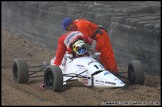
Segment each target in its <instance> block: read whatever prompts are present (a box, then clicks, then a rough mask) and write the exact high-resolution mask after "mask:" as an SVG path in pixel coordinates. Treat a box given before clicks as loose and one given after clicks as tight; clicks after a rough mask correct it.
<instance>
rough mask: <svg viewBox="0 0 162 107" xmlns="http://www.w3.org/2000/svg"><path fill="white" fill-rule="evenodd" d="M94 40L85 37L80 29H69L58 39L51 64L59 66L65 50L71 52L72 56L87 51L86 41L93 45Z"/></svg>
mask: <svg viewBox="0 0 162 107" xmlns="http://www.w3.org/2000/svg"><path fill="white" fill-rule="evenodd" d="M94 42H95V40H93V39H90V38H86V37H85V36H84V35H83V34H82V33H81V32H80V31H71V32H68V33H66V34H63V35H62V36H61V37H60V38H59V39H58V47H57V51H56V57H55V60H54V61H53V62H52V63H53V65H56V66H59V65H60V64H61V62H62V59H63V57H64V54H65V52H66V51H67V52H68V54H72V55H73V57H74V58H75V57H80V56H83V55H85V54H86V53H87V49H86V43H87V44H89V45H91V47H93V45H94Z"/></svg>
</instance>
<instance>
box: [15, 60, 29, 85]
mask: <svg viewBox="0 0 162 107" xmlns="http://www.w3.org/2000/svg"><path fill="white" fill-rule="evenodd" d="M12 73H13V80H14V82H17V83H27V82H28V79H29V69H28V64H27V62H26V61H25V59H21V58H17V59H14V62H13V69H12Z"/></svg>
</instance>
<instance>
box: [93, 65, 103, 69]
mask: <svg viewBox="0 0 162 107" xmlns="http://www.w3.org/2000/svg"><path fill="white" fill-rule="evenodd" d="M94 67H96V69H99V68H101V69H103V66H102V65H98V66H97V65H94Z"/></svg>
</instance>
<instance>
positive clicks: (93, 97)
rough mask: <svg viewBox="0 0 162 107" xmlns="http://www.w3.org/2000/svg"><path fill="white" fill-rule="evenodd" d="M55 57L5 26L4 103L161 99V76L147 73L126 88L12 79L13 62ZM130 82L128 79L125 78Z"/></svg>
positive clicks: (39, 103) (36, 60)
mask: <svg viewBox="0 0 162 107" xmlns="http://www.w3.org/2000/svg"><path fill="white" fill-rule="evenodd" d="M53 56H54V52H51V51H49V50H47V49H45V48H42V47H40V46H38V45H36V44H34V43H31V42H29V41H27V40H23V39H20V38H16V37H15V36H13V35H12V34H11V33H10V32H8V31H7V30H4V29H2V72H1V74H2V105H101V103H102V102H104V101H105V102H106V101H158V102H160V98H161V96H160V94H161V86H160V82H161V81H160V77H159V76H151V75H148V74H147V73H146V74H145V83H144V85H133V86H129V85H128V86H126V87H124V88H99V89H97V88H93V89H91V88H87V87H81V86H79V87H70V88H67V89H65V90H64V91H63V92H53V91H51V90H45V91H43V90H41V89H40V88H39V85H40V83H41V80H42V78H31V79H29V82H28V83H26V84H15V83H14V82H13V81H12V78H11V77H12V70H11V68H12V61H13V59H14V58H18V57H25V58H26V59H27V61H29V62H30V64H39V63H42V62H43V61H48V62H49V61H50V60H51V58H52V57H53ZM126 82H127V81H126Z"/></svg>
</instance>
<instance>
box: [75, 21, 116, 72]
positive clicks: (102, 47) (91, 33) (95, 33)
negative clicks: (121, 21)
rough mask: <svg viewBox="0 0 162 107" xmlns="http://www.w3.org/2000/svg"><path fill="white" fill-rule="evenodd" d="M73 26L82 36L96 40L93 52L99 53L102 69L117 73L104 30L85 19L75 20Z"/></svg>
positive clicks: (110, 46) (112, 53)
mask: <svg viewBox="0 0 162 107" xmlns="http://www.w3.org/2000/svg"><path fill="white" fill-rule="evenodd" d="M73 24H74V26H75V28H76V29H75V30H79V31H80V32H82V33H83V35H85V36H88V37H90V38H92V39H94V40H96V46H95V50H96V51H98V52H101V55H100V60H101V62H102V64H103V65H104V67H105V68H106V69H107V70H108V71H110V72H112V73H118V68H117V64H116V61H115V56H114V52H113V49H112V45H111V43H110V39H109V36H108V34H107V32H106V30H104V28H102V27H99V26H98V25H96V24H94V23H92V22H90V21H88V20H85V19H76V20H74V21H73Z"/></svg>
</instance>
